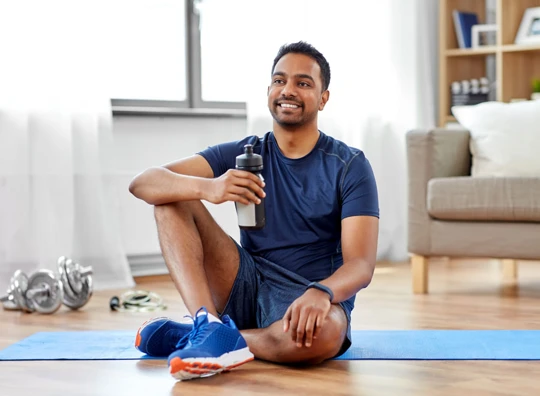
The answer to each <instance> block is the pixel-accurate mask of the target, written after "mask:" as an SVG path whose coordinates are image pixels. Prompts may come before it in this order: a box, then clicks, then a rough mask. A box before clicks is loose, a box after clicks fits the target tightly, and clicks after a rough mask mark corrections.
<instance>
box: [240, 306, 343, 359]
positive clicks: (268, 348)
mask: <svg viewBox="0 0 540 396" xmlns="http://www.w3.org/2000/svg"><path fill="white" fill-rule="evenodd" d="M241 333H242V335H243V336H244V339H245V340H246V342H247V344H248V346H249V349H250V350H251V352H252V353H253V354H254V355H255V357H256V358H257V359H262V360H267V361H271V362H275V363H303V364H318V363H321V362H323V361H324V360H327V359H330V358H332V357H334V356H335V355H336V354H337V353H338V352H339V350H340V348H341V345H342V344H343V341H344V339H345V337H346V335H347V317H346V316H345V312H343V309H342V308H341V307H339V306H337V305H332V308H331V310H330V312H329V314H328V316H327V318H326V320H325V323H324V324H323V328H322V331H321V333H320V335H319V336H318V337H317V339H314V340H313V343H312V345H311V347H309V348H308V347H306V346H302V347H298V346H297V345H296V342H295V341H293V340H292V336H291V333H290V331H288V332H287V333H284V332H283V322H282V321H281V320H279V321H277V322H274V323H273V324H271V325H270V326H268V327H266V328H264V329H253V330H242V331H241Z"/></svg>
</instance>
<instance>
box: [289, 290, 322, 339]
mask: <svg viewBox="0 0 540 396" xmlns="http://www.w3.org/2000/svg"><path fill="white" fill-rule="evenodd" d="M330 308H332V303H331V302H330V298H329V297H328V294H327V293H325V292H323V291H321V290H318V289H308V290H306V292H305V293H304V294H303V295H301V296H300V297H298V298H297V299H296V300H294V302H293V303H292V304H291V306H290V307H289V309H287V312H285V315H284V316H283V331H284V332H287V331H289V330H290V331H291V338H292V340H293V341H294V342H296V346H297V347H299V348H300V347H302V345H305V346H306V347H308V348H309V347H310V346H311V344H312V342H313V339H315V338H317V336H318V335H319V333H320V332H321V329H322V326H323V323H324V320H325V319H326V316H327V315H328V312H330ZM304 337H305V339H304Z"/></svg>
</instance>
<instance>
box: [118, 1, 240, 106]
mask: <svg viewBox="0 0 540 396" xmlns="http://www.w3.org/2000/svg"><path fill="white" fill-rule="evenodd" d="M242 3H245V0H228V1H224V0H112V1H110V2H109V3H108V4H109V6H108V7H109V8H108V12H109V14H110V16H111V18H112V21H111V23H112V25H113V26H115V27H116V30H113V31H114V32H115V33H114V35H113V37H115V38H116V39H121V40H119V43H118V45H114V51H112V53H111V69H110V70H111V73H110V75H111V77H112V78H111V82H110V84H109V86H111V87H112V98H113V105H114V106H115V108H116V110H118V109H122V108H123V109H126V107H127V108H128V109H131V110H128V111H143V112H144V111H149V109H148V108H149V107H151V108H154V110H155V111H157V112H160V110H159V109H161V110H162V111H167V109H169V110H170V109H178V108H184V109H186V108H193V109H198V110H201V109H213V111H214V112H216V111H217V109H238V110H240V111H239V112H238V114H243V109H245V100H246V92H245V91H244V90H243V89H242V87H239V86H238V81H236V82H235V80H234V78H232V77H231V76H232V75H233V73H238V70H237V67H238V65H237V64H235V63H234V62H231V59H234V58H236V57H237V56H238V55H241V53H240V51H241V50H242V51H245V49H243V48H241V47H240V46H235V45H234V44H232V43H235V42H237V41H238V40H239V38H241V37H242V36H243V35H245V30H243V29H242V26H241V25H240V24H236V23H234V21H232V20H231V18H230V17H229V16H230V15H231V14H233V13H232V12H231V7H241V5H242ZM239 11H242V10H239ZM234 14H236V12H235V13H234ZM224 15H226V16H227V17H224ZM239 15H240V14H237V16H236V17H237V18H240V16H239ZM224 43H231V45H227V44H224ZM235 51H236V52H238V54H237V53H235ZM145 109H146V110H145ZM120 111H121V110H120ZM184 111H185V110H184ZM180 112H182V111H180Z"/></svg>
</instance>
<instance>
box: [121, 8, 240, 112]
mask: <svg viewBox="0 0 540 396" xmlns="http://www.w3.org/2000/svg"><path fill="white" fill-rule="evenodd" d="M200 1H204V0H186V2H185V7H186V12H185V17H186V20H185V32H186V36H185V38H186V57H185V59H186V76H185V77H186V100H182V101H170V100H139V99H116V98H112V99H111V104H112V110H113V114H114V115H187V116H205V117H207V116H217V117H223V116H230V117H245V116H246V103H245V102H215V101H204V100H203V99H202V73H201V63H202V60H201V34H200V17H199V13H198V11H197V4H196V3H198V2H200Z"/></svg>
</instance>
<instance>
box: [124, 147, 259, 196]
mask: <svg viewBox="0 0 540 396" xmlns="http://www.w3.org/2000/svg"><path fill="white" fill-rule="evenodd" d="M263 187H264V182H262V181H261V180H260V179H259V178H258V177H257V176H255V175H254V174H252V173H250V172H246V171H242V170H236V169H229V170H228V171H227V172H225V173H224V174H223V175H221V176H220V177H219V178H217V179H214V171H213V170H212V167H211V166H210V164H209V163H208V161H207V160H206V159H205V158H204V157H203V156H201V155H198V154H196V155H193V156H191V157H187V158H184V159H181V160H178V161H175V162H171V163H169V164H166V165H163V166H156V167H151V168H149V169H147V170H145V171H144V172H142V173H140V174H138V175H137V176H135V178H134V179H133V181H132V182H131V183H130V185H129V191H130V192H131V193H132V194H133V195H135V196H136V197H137V198H139V199H142V200H143V201H145V202H146V203H148V204H150V205H164V204H168V203H172V202H178V201H191V200H206V201H209V202H212V203H214V204H220V203H223V202H226V201H236V202H242V203H244V204H248V203H250V202H254V203H259V202H260V200H259V198H262V197H264V196H265V195H266V194H265V193H264V191H263Z"/></svg>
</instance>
